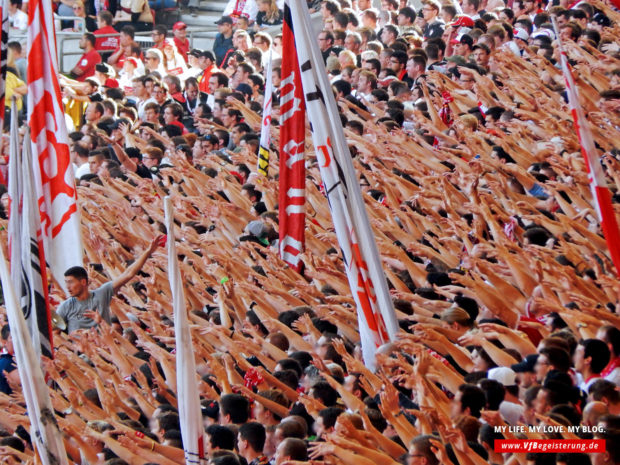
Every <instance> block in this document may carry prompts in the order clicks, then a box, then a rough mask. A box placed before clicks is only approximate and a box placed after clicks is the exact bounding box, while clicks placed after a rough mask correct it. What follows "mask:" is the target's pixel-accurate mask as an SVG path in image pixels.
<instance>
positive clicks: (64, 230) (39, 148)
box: [27, 0, 83, 286]
mask: <svg viewBox="0 0 620 465" xmlns="http://www.w3.org/2000/svg"><path fill="white" fill-rule="evenodd" d="M56 57H57V54H56V38H55V34H54V21H53V12H52V2H50V1H49V0H30V1H29V2H28V71H27V76H28V79H27V80H28V124H29V126H30V137H31V141H32V156H33V157H34V160H33V164H34V167H35V169H34V178H35V188H36V195H37V198H38V203H39V211H40V214H41V226H42V234H43V244H44V247H45V256H46V258H47V260H48V264H49V266H50V269H51V271H52V274H53V275H54V277H55V278H56V280H57V281H58V282H59V283H60V284H61V285H63V286H64V272H65V271H66V270H67V269H68V268H70V267H72V266H82V265H83V262H82V237H81V233H80V219H79V214H78V210H77V202H76V200H77V196H76V190H75V180H74V176H73V165H72V164H71V158H70V155H69V138H68V136H67V126H66V124H65V112H64V109H63V106H62V97H61V93H60V86H59V84H58V63H57V58H56Z"/></svg>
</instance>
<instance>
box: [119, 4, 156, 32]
mask: <svg viewBox="0 0 620 465" xmlns="http://www.w3.org/2000/svg"><path fill="white" fill-rule="evenodd" d="M114 23H115V25H116V29H117V30H121V29H122V28H123V26H127V25H132V26H133V27H134V29H135V30H136V31H148V30H149V29H151V28H152V27H153V12H152V11H151V7H150V6H149V2H148V0H120V2H119V9H118V10H116V16H115V17H114Z"/></svg>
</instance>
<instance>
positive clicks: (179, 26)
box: [172, 21, 189, 63]
mask: <svg viewBox="0 0 620 465" xmlns="http://www.w3.org/2000/svg"><path fill="white" fill-rule="evenodd" d="M172 33H173V34H174V45H176V47H177V51H178V52H179V53H180V54H181V56H182V57H183V59H184V60H185V63H187V54H188V53H189V40H187V24H185V23H184V22H183V21H178V22H176V23H174V26H172Z"/></svg>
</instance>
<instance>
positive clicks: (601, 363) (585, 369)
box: [573, 339, 611, 393]
mask: <svg viewBox="0 0 620 465" xmlns="http://www.w3.org/2000/svg"><path fill="white" fill-rule="evenodd" d="M610 358H611V354H610V352H609V348H608V347H607V344H605V343H604V342H603V341H601V340H600V339H586V340H585V341H580V342H579V345H577V348H576V349H575V355H574V356H573V362H574V364H575V371H577V373H579V375H581V377H580V378H579V383H578V386H579V388H580V389H581V390H582V391H584V392H586V393H587V392H588V389H589V388H590V386H591V385H592V383H594V381H596V380H597V379H600V377H601V375H600V373H601V371H603V369H604V368H605V367H606V366H607V364H608V363H609V359H610Z"/></svg>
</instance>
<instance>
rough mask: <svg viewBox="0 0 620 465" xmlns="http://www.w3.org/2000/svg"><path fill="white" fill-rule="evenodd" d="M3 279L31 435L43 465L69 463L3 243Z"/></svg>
mask: <svg viewBox="0 0 620 465" xmlns="http://www.w3.org/2000/svg"><path fill="white" fill-rule="evenodd" d="M0 279H1V281H2V292H3V293H4V302H5V305H6V313H7V317H8V320H9V326H10V328H11V338H12V340H13V347H14V349H15V360H16V361H17V369H18V371H19V378H20V380H21V384H22V392H23V395H24V399H25V400H26V407H27V409H28V417H29V418H30V425H31V429H30V437H31V438H32V441H33V442H34V445H35V446H36V448H37V452H38V454H39V457H40V459H41V463H42V464H43V465H67V464H68V461H67V453H66V452H65V446H64V444H63V442H62V437H61V435H60V431H59V430H58V423H57V421H56V416H55V415H54V409H53V407H52V402H51V400H50V396H49V392H48V391H47V389H48V388H47V385H46V384H45V381H44V378H43V373H42V372H41V366H40V365H39V359H38V358H37V356H36V354H35V350H34V348H33V346H32V343H31V341H30V335H29V334H28V328H27V326H26V320H25V319H24V315H23V313H22V310H21V308H20V305H19V304H18V302H17V296H16V294H15V289H14V288H13V283H12V282H11V278H10V276H9V270H8V267H7V265H6V260H5V258H4V252H3V251H2V247H0Z"/></svg>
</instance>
